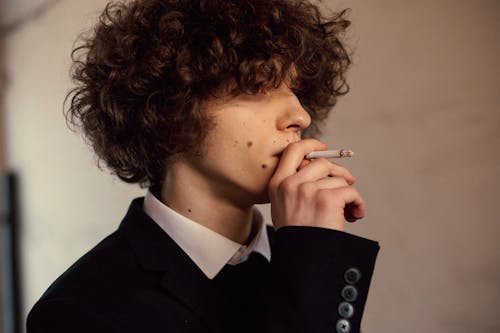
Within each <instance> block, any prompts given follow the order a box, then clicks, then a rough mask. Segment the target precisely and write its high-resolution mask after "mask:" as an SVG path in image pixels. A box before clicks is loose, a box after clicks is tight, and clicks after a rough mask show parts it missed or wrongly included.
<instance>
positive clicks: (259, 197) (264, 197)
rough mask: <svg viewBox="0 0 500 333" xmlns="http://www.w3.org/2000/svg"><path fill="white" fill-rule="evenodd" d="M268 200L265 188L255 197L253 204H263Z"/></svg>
mask: <svg viewBox="0 0 500 333" xmlns="http://www.w3.org/2000/svg"><path fill="white" fill-rule="evenodd" d="M269 202H270V200H269V194H268V193H267V189H265V191H263V192H262V193H259V194H258V195H257V196H256V197H255V202H254V204H255V205H263V204H267V203H269Z"/></svg>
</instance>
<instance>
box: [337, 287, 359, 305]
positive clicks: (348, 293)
mask: <svg viewBox="0 0 500 333" xmlns="http://www.w3.org/2000/svg"><path fill="white" fill-rule="evenodd" d="M341 295H342V297H343V298H344V299H345V300H346V301H348V302H354V301H355V300H356V298H358V289H356V287H354V286H350V285H347V286H345V287H344V288H343V289H342V292H341Z"/></svg>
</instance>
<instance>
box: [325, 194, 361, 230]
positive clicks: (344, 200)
mask: <svg viewBox="0 0 500 333" xmlns="http://www.w3.org/2000/svg"><path fill="white" fill-rule="evenodd" d="M330 191H331V193H332V196H334V197H335V198H337V200H341V204H343V207H344V215H345V216H346V218H350V219H351V220H352V221H349V222H354V221H355V220H357V219H361V218H363V217H364V216H365V202H364V200H363V198H362V197H361V195H360V194H359V192H358V190H356V188H354V186H345V187H340V188H336V189H333V190H330ZM346 212H347V214H346Z"/></svg>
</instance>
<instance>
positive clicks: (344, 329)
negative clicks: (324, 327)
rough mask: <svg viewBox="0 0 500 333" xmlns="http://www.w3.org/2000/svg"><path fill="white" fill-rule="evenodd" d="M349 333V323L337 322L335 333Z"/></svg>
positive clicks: (345, 320)
mask: <svg viewBox="0 0 500 333" xmlns="http://www.w3.org/2000/svg"><path fill="white" fill-rule="evenodd" d="M350 331H351V323H350V322H349V320H347V319H339V320H337V332H338V333H349V332H350Z"/></svg>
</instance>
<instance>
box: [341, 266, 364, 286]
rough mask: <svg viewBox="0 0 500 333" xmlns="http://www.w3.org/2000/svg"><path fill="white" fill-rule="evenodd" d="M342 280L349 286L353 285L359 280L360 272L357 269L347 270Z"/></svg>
mask: <svg viewBox="0 0 500 333" xmlns="http://www.w3.org/2000/svg"><path fill="white" fill-rule="evenodd" d="M344 279H345V281H346V282H347V283H349V284H355V283H357V282H358V281H359V279H361V272H360V271H359V269H357V268H354V267H353V268H349V269H348V270H346V271H345V273H344Z"/></svg>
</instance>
